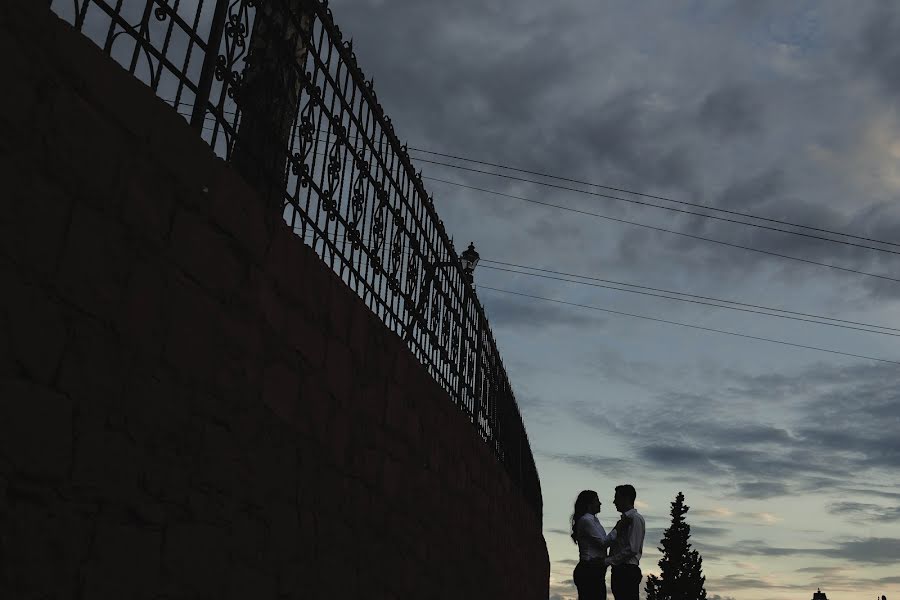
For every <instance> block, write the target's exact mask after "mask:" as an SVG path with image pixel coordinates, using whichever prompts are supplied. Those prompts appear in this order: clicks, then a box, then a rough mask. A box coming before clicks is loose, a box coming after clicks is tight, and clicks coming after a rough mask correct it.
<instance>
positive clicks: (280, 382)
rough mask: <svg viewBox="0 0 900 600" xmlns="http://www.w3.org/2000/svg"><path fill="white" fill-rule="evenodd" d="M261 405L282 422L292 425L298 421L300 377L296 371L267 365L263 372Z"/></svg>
mask: <svg viewBox="0 0 900 600" xmlns="http://www.w3.org/2000/svg"><path fill="white" fill-rule="evenodd" d="M262 398H263V403H264V404H265V405H266V406H268V407H269V408H270V409H271V410H272V412H274V413H275V414H276V415H277V416H278V418H279V419H281V420H282V422H284V423H286V424H289V425H292V426H293V425H294V424H295V423H296V421H297V420H298V414H297V411H298V404H299V402H300V376H299V375H298V373H297V371H296V369H291V368H289V367H288V366H286V365H282V364H272V365H268V366H267V367H266V368H265V370H264V371H263V388H262Z"/></svg>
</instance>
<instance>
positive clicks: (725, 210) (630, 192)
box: [409, 146, 900, 248]
mask: <svg viewBox="0 0 900 600" xmlns="http://www.w3.org/2000/svg"><path fill="white" fill-rule="evenodd" d="M409 149H410V150H415V151H416V152H423V153H425V154H431V155H434V156H442V157H444V158H453V159H456V160H463V161H466V162H470V163H475V164H479V165H485V166H488V167H495V168H498V169H506V170H508V171H516V172H518V173H527V174H529V175H537V176H539V177H547V178H548V179H556V180H558V181H567V182H569V183H577V184H580V185H589V186H593V187H597V188H601V189H605V190H611V191H614V192H622V193H626V194H634V195H635V196H642V197H644V198H653V199H654V200H663V201H665V202H674V203H676V204H681V205H684V206H693V207H695V208H702V209H704V210H711V211H716V212H721V213H726V214H729V215H735V216H740V217H747V218H750V219H758V220H760V221H767V222H769V223H778V224H780V225H787V226H790V227H800V228H803V229H809V230H812V231H819V232H821V233H830V234H832V235H840V236H844V237H849V238H853V239H857V240H864V241H867V242H875V243H878V244H886V245H889V246H900V243H896V242H885V241H884V240H879V239H875V238H869V237H865V236H860V235H855V234H852V233H843V232H841V231H833V230H831V229H822V228H820V227H813V226H811V225H802V224H800V223H793V222H791V221H784V220H781V219H773V218H770V217H760V216H757V215H753V214H750V213H744V212H740V211H737V210H728V209H726V208H718V207H715V206H707V205H705V204H699V203H696V202H687V201H685V200H675V199H674V198H668V197H666V196H655V195H653V194H646V193H643V192H636V191H634V190H629V189H625V188H619V187H613V186H609V185H604V184H601V183H594V182H590V181H581V180H578V179H570V178H568V177H561V176H559V175H551V174H549V173H542V172H540V171H531V170H528V169H520V168H518V167H510V166H508V165H501V164H498V163H492V162H487V161H483V160H476V159H474V158H466V157H465V156H456V155H453V154H444V153H442V152H435V151H433V150H425V149H424V148H415V147H413V146H409ZM416 160H425V159H422V158H417V159H416ZM436 164H444V163H436ZM445 166H453V165H445ZM479 172H482V171H479ZM533 183H539V182H533ZM541 185H543V184H541ZM626 201H628V200H626ZM651 206H656V205H653V204H651ZM660 208H667V207H660ZM689 214H696V213H689ZM703 216H709V217H712V215H703ZM713 218H714V217H713ZM735 222H737V221H735ZM744 224H745V225H750V226H753V227H756V226H757V225H755V224H753V223H744ZM775 231H782V230H781V229H776V230H775ZM788 233H796V232H788ZM818 239H828V238H818ZM832 241H835V242H838V243H841V242H840V240H832ZM863 247H864V248H867V247H868V246H863Z"/></svg>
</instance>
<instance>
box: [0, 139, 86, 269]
mask: <svg viewBox="0 0 900 600" xmlns="http://www.w3.org/2000/svg"><path fill="white" fill-rule="evenodd" d="M32 160H33V159H32ZM28 161H29V157H16V158H3V159H2V160H0V180H2V181H3V182H4V188H5V189H4V192H5V193H4V195H5V200H6V202H5V207H4V210H3V212H2V214H0V251H3V252H5V253H6V254H7V255H8V256H9V257H10V258H11V259H12V260H13V261H14V262H15V263H17V264H19V265H22V266H24V267H27V268H29V269H32V270H34V271H35V272H36V273H37V274H38V275H40V276H41V277H44V278H49V277H50V276H52V275H53V274H54V273H55V272H56V268H57V265H58V263H59V259H60V254H61V252H62V248H63V244H64V243H65V239H66V229H67V228H68V225H69V214H70V211H71V199H70V198H69V196H68V195H67V194H65V193H64V192H63V191H62V190H61V189H60V188H59V187H58V186H56V185H54V184H53V183H52V182H50V181H49V180H48V179H47V178H45V177H44V176H43V175H42V174H41V173H40V172H39V171H38V170H37V169H35V168H34V167H33V166H32V165H30V164H28Z"/></svg>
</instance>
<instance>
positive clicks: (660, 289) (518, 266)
mask: <svg viewBox="0 0 900 600" xmlns="http://www.w3.org/2000/svg"><path fill="white" fill-rule="evenodd" d="M481 262H489V263H494V264H498V265H506V266H509V267H516V268H520V269H531V270H533V271H541V272H544V273H553V274H555V275H565V276H568V277H579V278H581V279H589V280H591V281H600V282H603V283H611V284H615V285H624V286H628V287H634V288H639V289H642V290H650V291H653V292H663V293H665V294H677V295H679V296H688V297H690V298H699V299H700V300H711V301H713V302H723V303H727V304H735V305H738V306H748V307H750V308H759V309H762V310H767V311H774V312H782V313H787V314H790V315H799V316H801V317H812V318H814V319H824V320H827V321H837V322H839V323H849V324H851V325H861V326H863V327H873V328H877V329H887V330H890V331H900V328H897V327H888V326H886V325H874V324H872V323H861V322H859V321H848V320H846V319H837V318H834V317H825V316H822V315H816V314H811V313H804V312H798V311H793V310H787V309H783V308H773V307H771V306H762V305H759V304H748V303H746V302H738V301H736V300H725V299H722V298H713V297H711V296H700V295H697V294H689V293H687V292H677V291H674V290H666V289H662V288H655V287H650V286H646V285H638V284H635V283H626V282H623V281H614V280H611V279H601V278H599V277H591V276H589V275H579V274H577V273H566V272H564V271H554V270H552V269H542V268H539V267H531V266H528V265H519V264H516V263H508V262H502V261H499V260H492V259H487V258H482V259H481ZM483 266H487V265H483ZM489 268H490V267H489ZM512 272H514V273H521V274H524V275H531V273H525V272H522V271H512ZM566 281H572V280H566ZM575 283H578V282H577V281H576V282H575ZM610 289H617V288H610ZM623 291H631V290H623ZM673 300H681V298H673ZM721 308H729V307H725V306H723V307H721ZM773 316H778V315H773Z"/></svg>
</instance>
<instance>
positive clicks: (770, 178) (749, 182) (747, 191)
mask: <svg viewBox="0 0 900 600" xmlns="http://www.w3.org/2000/svg"><path fill="white" fill-rule="evenodd" d="M784 186H785V175H784V171H783V170H782V169H779V168H777V167H773V168H770V169H767V170H766V171H764V172H763V173H758V174H755V175H751V176H750V177H747V178H744V179H735V180H734V181H733V182H731V183H730V184H728V186H727V187H726V188H725V189H724V190H722V193H721V194H719V197H718V201H717V202H716V205H717V206H720V207H722V208H728V209H739V210H744V211H746V210H748V209H750V208H751V207H753V206H756V205H760V204H768V203H771V202H773V201H774V200H775V199H776V198H777V196H778V194H779V193H780V192H781V190H783V189H784Z"/></svg>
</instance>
